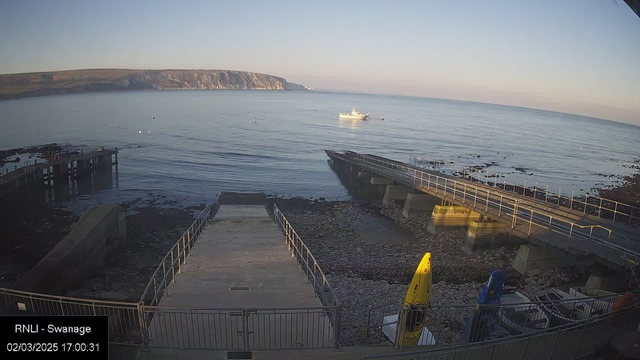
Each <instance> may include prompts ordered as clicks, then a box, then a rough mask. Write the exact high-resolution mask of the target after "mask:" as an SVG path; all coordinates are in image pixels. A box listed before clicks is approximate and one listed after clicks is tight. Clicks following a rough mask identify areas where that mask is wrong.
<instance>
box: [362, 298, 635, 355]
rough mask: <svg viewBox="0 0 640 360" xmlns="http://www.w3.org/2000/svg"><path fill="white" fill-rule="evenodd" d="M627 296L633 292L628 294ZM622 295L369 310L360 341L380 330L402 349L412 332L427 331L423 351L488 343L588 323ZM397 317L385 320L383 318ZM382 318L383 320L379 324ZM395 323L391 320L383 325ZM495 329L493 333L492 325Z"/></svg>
mask: <svg viewBox="0 0 640 360" xmlns="http://www.w3.org/2000/svg"><path fill="white" fill-rule="evenodd" d="M632 294H633V295H636V296H637V294H638V292H634V293H632ZM621 296H622V294H610V295H603V296H597V297H585V298H577V297H573V298H570V299H560V300H549V301H534V302H522V301H520V303H517V302H516V303H510V304H501V305H472V304H471V305H422V306H402V305H401V304H399V303H390V304H385V305H380V306H376V307H372V308H370V309H369V311H368V314H367V325H366V328H365V329H364V331H365V338H368V339H370V340H373V341H375V342H378V343H381V342H382V341H383V340H384V339H383V335H384V334H383V330H384V329H387V330H389V329H390V328H394V329H396V330H399V331H393V332H394V333H396V338H395V339H389V340H391V341H393V343H394V344H396V346H397V347H399V348H402V347H403V342H402V341H400V340H401V339H403V338H404V337H405V335H406V334H407V333H410V332H411V331H412V329H416V328H420V329H421V328H422V327H423V326H424V327H426V328H427V330H428V332H426V333H425V336H423V341H424V342H425V343H424V345H435V346H444V345H452V344H457V343H466V342H479V341H486V340H489V338H490V337H491V336H494V337H495V336H500V337H506V336H512V335H517V334H520V333H525V332H534V331H537V330H539V329H548V330H553V329H554V328H555V327H558V326H561V325H564V324H566V323H569V322H575V321H579V320H584V319H587V318H591V317H594V316H597V315H600V314H604V313H608V312H610V311H611V309H612V307H613V304H614V303H615V301H616V300H618V299H619V298H620V297H621ZM396 314H397V315H398V316H397V317H393V316H391V317H388V316H389V315H396ZM385 317H387V319H385ZM389 319H395V320H389ZM497 323H500V324H501V327H500V328H498V329H500V330H501V332H497V331H495V330H496V329H495V328H494V325H495V324H497Z"/></svg>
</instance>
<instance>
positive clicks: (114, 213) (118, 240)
mask: <svg viewBox="0 0 640 360" xmlns="http://www.w3.org/2000/svg"><path fill="white" fill-rule="evenodd" d="M125 240H126V227H125V214H124V209H123V208H122V207H120V206H117V205H97V206H94V207H93V208H91V209H89V210H87V211H86V212H85V213H84V214H83V215H82V216H81V217H80V219H79V220H78V223H77V224H76V226H75V227H74V229H73V230H71V232H70V233H69V234H68V235H67V236H66V237H65V238H64V239H63V240H62V241H60V243H59V244H58V245H56V247H54V248H53V250H51V251H50V252H49V253H48V254H47V255H46V256H45V257H44V258H43V259H42V260H41V261H40V262H39V263H38V264H37V265H36V266H35V267H33V269H31V270H30V271H29V272H28V273H27V274H25V276H23V277H22V278H21V279H20V281H19V282H18V284H17V288H18V289H20V290H25V291H34V292H44V293H53V294H63V293H65V292H66V291H68V290H70V289H72V288H73V286H75V285H77V284H79V283H82V282H84V281H85V280H87V279H89V278H90V277H91V276H92V275H93V274H94V273H95V271H96V270H98V269H99V268H101V267H102V266H103V264H104V262H105V260H106V259H108V258H109V256H111V255H112V254H113V253H114V252H115V251H116V250H117V248H118V246H119V245H120V244H122V243H123V242H124V241H125Z"/></svg>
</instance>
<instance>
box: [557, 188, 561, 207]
mask: <svg viewBox="0 0 640 360" xmlns="http://www.w3.org/2000/svg"><path fill="white" fill-rule="evenodd" d="M561 194H562V188H561V187H559V188H558V205H560V196H562V195H561Z"/></svg>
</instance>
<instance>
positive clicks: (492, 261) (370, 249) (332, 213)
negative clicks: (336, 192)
mask: <svg viewBox="0 0 640 360" xmlns="http://www.w3.org/2000/svg"><path fill="white" fill-rule="evenodd" d="M276 202H277V204H278V206H279V207H280V209H281V210H282V211H283V212H284V213H285V215H286V216H287V218H288V219H289V221H291V223H292V225H293V227H294V228H295V229H296V231H297V233H298V234H299V235H300V237H301V238H302V239H303V241H304V242H305V243H306V244H307V246H309V248H310V249H311V251H312V253H313V254H314V256H315V257H316V259H317V260H318V262H319V263H320V266H321V268H322V269H323V271H324V272H325V273H326V274H327V276H328V280H329V283H330V284H331V285H332V287H333V288H334V290H335V292H336V295H337V297H338V298H339V299H340V301H341V302H342V305H343V319H342V325H343V326H342V339H341V341H342V343H343V345H355V344H372V343H379V342H380V341H383V342H384V337H381V338H378V336H375V335H374V334H373V332H367V329H366V324H367V323H370V325H377V324H380V321H381V320H382V316H384V315H390V314H394V313H397V312H398V310H399V305H400V304H401V302H402V300H403V298H404V296H405V294H406V291H407V285H408V284H409V282H410V281H411V277H412V276H413V274H414V271H415V269H416V266H417V265H418V263H419V261H420V259H421V257H422V255H424V253H425V252H431V254H432V264H433V284H434V285H433V287H432V298H431V299H432V300H431V301H432V305H434V306H437V305H447V306H449V305H465V304H466V305H473V304H475V303H476V301H477V297H478V295H479V293H480V291H481V289H482V286H483V284H484V282H485V281H486V279H487V278H488V276H489V274H490V273H491V271H492V270H495V269H500V270H502V271H504V272H505V274H506V285H509V286H513V287H515V288H517V289H519V290H520V291H522V292H524V293H525V294H528V295H530V296H533V293H535V292H536V291H538V290H540V289H542V288H544V287H545V286H546V287H550V286H569V285H577V284H584V281H585V280H586V275H585V274H586V273H587V270H586V269H584V268H563V269H550V270H547V271H545V272H540V273H537V272H534V273H532V274H529V275H526V276H523V275H521V274H519V273H518V272H517V271H515V270H514V269H512V267H511V263H512V262H513V259H514V257H515V254H516V251H517V249H516V248H506V247H501V248H498V249H492V250H486V251H484V252H481V253H479V254H477V255H475V256H469V255H467V254H465V253H464V252H463V251H462V250H461V245H462V243H463V242H464V239H465V237H466V230H453V231H446V232H443V233H440V234H438V235H433V234H431V233H429V232H428V231H427V221H428V215H427V214H424V215H419V216H417V217H415V218H412V219H410V220H406V219H405V218H404V217H403V216H402V215H401V212H402V208H401V207H400V206H395V207H391V208H386V209H379V208H377V207H374V206H372V205H370V204H368V203H364V202H355V201H354V202H350V201H331V202H326V201H318V200H315V201H310V200H306V199H288V200H284V199H277V200H276ZM363 224H364V225H365V226H364V229H363ZM381 224H382V225H381ZM380 234H383V236H380ZM384 235H388V239H386V238H387V237H386V236H384ZM385 239H386V240H385ZM435 314H436V313H435V312H434V316H436V315H435ZM451 316H453V315H451V314H449V315H447V316H445V315H442V316H441V317H437V316H436V318H433V319H430V321H433V323H431V326H434V327H435V328H439V329H441V330H440V331H441V335H442V336H443V337H446V338H447V339H450V340H451V341H454V340H455V339H458V338H459V337H461V336H462V329H461V328H460V324H459V321H453V320H452V318H451ZM459 316H460V314H457V315H456V319H458V318H459ZM458 320H459V319H458ZM445 329H446V331H445Z"/></svg>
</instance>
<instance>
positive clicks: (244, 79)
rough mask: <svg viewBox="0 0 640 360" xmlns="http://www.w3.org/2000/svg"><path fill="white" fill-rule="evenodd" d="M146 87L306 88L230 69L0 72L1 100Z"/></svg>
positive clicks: (274, 77) (272, 77) (278, 78)
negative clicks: (3, 73)
mask: <svg viewBox="0 0 640 360" xmlns="http://www.w3.org/2000/svg"><path fill="white" fill-rule="evenodd" d="M144 89H220V90H305V89H306V88H305V87H304V86H302V85H299V84H294V83H288V82H287V80H285V79H283V78H281V77H277V76H273V75H266V74H257V73H252V72H246V71H230V70H127V69H89V70H69V71H52V72H40V73H23V74H6V75H0V100H6V99H17V98H21V97H31V96H46V95H55V94H72V93H85V92H96V91H116V90H144Z"/></svg>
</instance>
